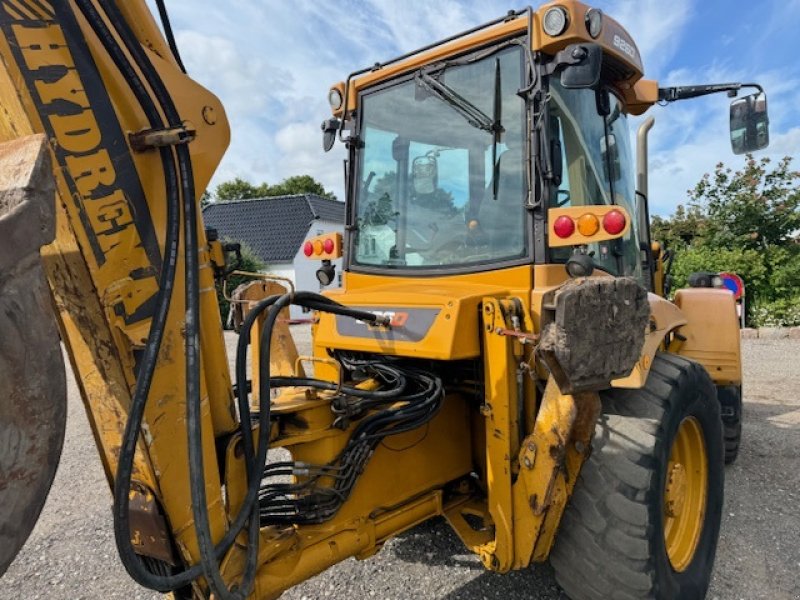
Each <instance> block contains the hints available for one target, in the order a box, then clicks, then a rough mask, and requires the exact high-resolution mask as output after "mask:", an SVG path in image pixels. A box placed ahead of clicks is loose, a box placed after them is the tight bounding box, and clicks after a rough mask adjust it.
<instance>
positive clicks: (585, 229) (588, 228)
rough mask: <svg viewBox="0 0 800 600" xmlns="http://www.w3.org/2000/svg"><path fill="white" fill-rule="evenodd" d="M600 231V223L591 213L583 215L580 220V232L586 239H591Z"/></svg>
mask: <svg viewBox="0 0 800 600" xmlns="http://www.w3.org/2000/svg"><path fill="white" fill-rule="evenodd" d="M599 229H600V221H599V220H598V218H597V217H595V216H594V215H593V214H591V213H586V214H585V215H581V216H580V218H579V219H578V231H579V232H580V234H581V235H582V236H584V237H591V236H593V235H594V234H595V233H597V231H598V230H599Z"/></svg>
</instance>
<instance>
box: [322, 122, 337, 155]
mask: <svg viewBox="0 0 800 600" xmlns="http://www.w3.org/2000/svg"><path fill="white" fill-rule="evenodd" d="M340 125H341V121H339V119H327V120H326V121H323V122H322V127H321V129H322V149H323V150H325V152H328V151H329V150H330V149H331V148H333V144H334V142H335V141H336V132H337V131H339V126H340Z"/></svg>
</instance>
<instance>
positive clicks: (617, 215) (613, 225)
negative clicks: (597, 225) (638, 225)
mask: <svg viewBox="0 0 800 600" xmlns="http://www.w3.org/2000/svg"><path fill="white" fill-rule="evenodd" d="M625 225H627V222H626V221H625V215H623V214H622V213H621V212H620V211H618V210H612V211H611V212H609V213H606V215H605V216H604V217H603V229H605V230H606V231H607V232H608V233H610V234H611V235H616V234H618V233H620V232H621V231H623V230H624V229H625Z"/></svg>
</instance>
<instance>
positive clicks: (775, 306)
mask: <svg viewBox="0 0 800 600" xmlns="http://www.w3.org/2000/svg"><path fill="white" fill-rule="evenodd" d="M791 165H792V158H791V157H786V158H783V159H781V160H780V161H778V162H777V163H776V164H774V166H773V163H772V162H771V161H770V159H769V158H762V159H759V160H756V159H754V158H753V157H752V156H751V155H747V156H746V158H745V164H744V167H743V168H742V169H740V170H736V171H734V170H733V169H731V168H730V167H726V166H725V165H724V164H722V163H719V164H718V165H717V166H716V168H715V170H714V173H713V174H706V175H704V176H703V178H702V179H701V180H700V182H699V183H698V184H697V185H696V186H695V187H694V188H693V189H692V190H689V204H688V209H687V208H685V207H684V206H682V205H679V206H678V208H677V209H676V212H675V214H674V215H673V216H672V217H670V218H667V219H663V218H658V217H655V218H654V219H653V237H654V239H659V240H660V241H663V242H666V243H667V246H668V247H670V248H672V249H673V250H675V251H676V258H675V262H674V266H673V272H672V274H673V278H674V283H675V288H679V287H682V286H685V285H686V283H687V278H688V276H689V274H691V273H692V272H695V271H733V272H736V273H738V274H739V275H741V276H742V278H743V279H744V282H745V291H746V300H747V304H748V309H749V310H748V313H749V316H750V320H751V322H752V323H753V324H756V325H762V324H781V323H783V324H793V323H794V321H795V320H796V319H797V316H798V315H799V314H800V308H798V307H800V171H796V170H793V169H792V167H791Z"/></svg>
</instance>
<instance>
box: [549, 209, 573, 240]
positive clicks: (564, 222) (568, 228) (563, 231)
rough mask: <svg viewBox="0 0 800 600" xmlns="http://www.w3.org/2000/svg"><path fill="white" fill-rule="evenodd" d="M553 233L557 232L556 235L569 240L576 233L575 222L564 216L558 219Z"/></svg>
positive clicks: (554, 224)
mask: <svg viewBox="0 0 800 600" xmlns="http://www.w3.org/2000/svg"><path fill="white" fill-rule="evenodd" d="M553 231H555V232H556V235H557V236H558V237H560V238H562V239H564V238H568V237H569V236H571V235H572V234H573V233H575V221H573V220H572V219H570V218H569V217H568V216H566V215H562V216H560V217H558V218H557V219H556V222H555V223H553Z"/></svg>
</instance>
